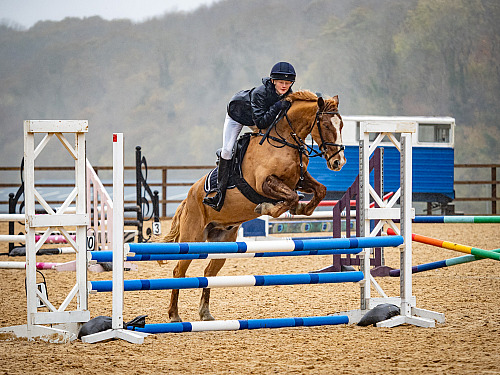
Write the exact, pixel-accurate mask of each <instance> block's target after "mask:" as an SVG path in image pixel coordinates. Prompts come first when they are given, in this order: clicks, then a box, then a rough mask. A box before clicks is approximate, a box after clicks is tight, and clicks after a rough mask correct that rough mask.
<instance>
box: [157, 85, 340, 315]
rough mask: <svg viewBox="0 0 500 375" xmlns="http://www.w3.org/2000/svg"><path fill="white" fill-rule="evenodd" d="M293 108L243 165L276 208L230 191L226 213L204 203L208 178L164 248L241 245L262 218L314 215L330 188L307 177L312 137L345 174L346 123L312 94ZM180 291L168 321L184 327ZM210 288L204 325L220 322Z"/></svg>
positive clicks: (180, 213)
mask: <svg viewBox="0 0 500 375" xmlns="http://www.w3.org/2000/svg"><path fill="white" fill-rule="evenodd" d="M286 100H287V101H289V102H290V103H291V106H290V108H289V110H288V112H287V113H286V115H285V116H283V117H282V118H281V119H278V120H279V121H278V122H277V123H275V125H274V126H271V127H270V129H269V131H268V132H267V133H266V134H262V133H258V132H257V129H256V128H255V129H252V130H254V133H253V134H252V137H251V139H250V143H249V144H248V148H247V150H246V154H245V156H244V158H243V160H242V162H241V172H242V176H243V178H244V179H245V180H246V181H247V183H248V184H249V185H250V186H251V187H252V188H253V189H254V190H255V192H257V193H258V194H260V195H262V196H264V197H267V198H271V200H272V202H269V201H267V202H263V203H260V204H257V203H254V202H252V201H250V200H249V199H247V198H246V197H245V196H244V195H243V194H242V193H241V192H240V191H239V190H238V189H236V188H233V189H228V190H227V192H226V198H225V201H224V205H223V206H222V209H221V210H220V212H217V211H215V210H214V209H212V208H211V207H209V206H207V205H204V204H203V203H202V201H203V198H204V196H205V190H204V184H205V180H206V179H207V175H205V176H204V177H202V178H201V179H199V180H198V181H197V182H195V183H194V184H193V185H192V187H191V188H190V190H189V191H188V193H187V197H186V198H185V199H184V200H183V201H182V202H181V204H180V205H179V207H178V208H177V210H176V212H175V215H174V217H173V219H172V224H171V229H170V232H169V233H168V234H167V235H166V236H165V237H164V238H163V239H162V241H163V242H206V241H209V242H217V241H230V242H233V241H236V238H237V235H238V229H239V227H240V225H241V224H242V223H244V222H246V221H248V220H252V219H255V218H257V217H259V216H261V215H270V216H272V217H274V218H276V217H278V216H280V215H281V214H283V213H284V212H286V211H290V212H291V213H292V214H294V215H299V214H303V215H311V214H312V212H313V211H314V209H315V208H316V207H317V205H318V204H319V202H320V201H321V200H322V199H323V198H324V197H325V195H326V187H325V186H324V185H322V184H320V183H319V182H318V181H316V180H315V179H314V178H313V177H312V176H311V175H310V174H309V172H308V171H307V165H308V162H309V157H311V156H313V155H311V153H312V152H314V151H315V150H313V149H312V147H308V145H307V144H306V143H305V139H306V137H307V136H308V135H309V134H310V135H311V136H312V138H313V140H314V141H315V142H316V143H317V144H318V146H319V150H320V152H319V153H318V152H317V151H316V153H317V155H316V156H322V157H324V158H325V159H326V164H327V167H328V168H329V169H330V170H333V171H340V170H341V169H342V166H343V165H344V164H345V163H346V159H345V157H344V151H343V150H344V146H343V145H342V128H343V122H342V117H341V116H340V114H339V112H338V104H339V99H338V96H335V97H333V98H329V99H326V100H325V99H323V98H322V97H318V96H316V95H315V94H314V93H312V92H310V91H297V92H295V93H292V94H290V95H289V96H288V97H287V98H286ZM297 190H298V191H301V192H304V193H306V194H312V198H311V199H310V201H309V202H307V203H305V202H299V195H298V194H297ZM225 261H226V260H225V259H212V260H210V262H209V264H208V265H207V267H206V269H205V271H204V276H205V277H207V276H216V275H217V273H218V272H219V271H220V269H221V268H222V266H223V265H224V263H225ZM190 263H191V260H180V261H179V262H178V263H177V265H176V267H175V268H174V271H173V276H174V277H175V278H177V277H185V275H186V271H187V269H188V267H189V265H190ZM178 299H179V290H172V292H171V298H170V305H169V308H168V315H169V318H170V321H171V322H181V321H182V320H181V318H180V316H179V312H178ZM209 300H210V288H204V289H203V291H202V295H201V300H200V304H199V311H198V312H199V315H200V319H201V320H205V321H206V320H214V317H213V316H212V315H211V313H210V309H209Z"/></svg>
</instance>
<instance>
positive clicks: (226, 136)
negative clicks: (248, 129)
mask: <svg viewBox="0 0 500 375" xmlns="http://www.w3.org/2000/svg"><path fill="white" fill-rule="evenodd" d="M242 128H243V125H242V124H240V123H239V122H237V121H234V120H233V119H232V118H231V117H230V116H229V114H227V113H226V119H225V121H224V131H223V134H222V152H221V157H222V158H223V159H226V160H229V159H231V157H232V154H233V146H234V143H235V142H236V139H237V138H238V135H239V134H240V132H241V129H242Z"/></svg>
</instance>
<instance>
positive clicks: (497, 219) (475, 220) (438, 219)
mask: <svg viewBox="0 0 500 375" xmlns="http://www.w3.org/2000/svg"><path fill="white" fill-rule="evenodd" d="M412 221H413V222H414V223H440V224H461V223H472V224H492V223H500V216H431V215H424V216H415V218H414V219H413V220H412ZM394 222H399V220H394Z"/></svg>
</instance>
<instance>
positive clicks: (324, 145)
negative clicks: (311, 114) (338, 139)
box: [311, 110, 345, 163]
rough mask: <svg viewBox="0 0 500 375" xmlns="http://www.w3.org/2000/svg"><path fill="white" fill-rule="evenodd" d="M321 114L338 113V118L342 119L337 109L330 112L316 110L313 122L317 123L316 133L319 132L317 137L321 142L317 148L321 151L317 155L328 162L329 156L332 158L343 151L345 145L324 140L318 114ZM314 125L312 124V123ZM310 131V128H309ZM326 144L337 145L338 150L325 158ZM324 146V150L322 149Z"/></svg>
mask: <svg viewBox="0 0 500 375" xmlns="http://www.w3.org/2000/svg"><path fill="white" fill-rule="evenodd" d="M322 115H338V116H339V118H340V120H342V118H341V117H340V114H339V111H330V112H327V111H323V112H320V111H319V110H318V111H317V112H316V119H315V124H316V125H317V127H318V133H319V138H320V139H321V144H320V145H318V148H319V150H320V151H321V153H319V154H318V155H317V156H321V157H323V158H324V159H325V160H326V162H327V163H328V162H329V161H330V159H331V158H333V157H334V156H336V155H338V154H339V153H341V152H342V151H344V149H345V147H344V145H340V144H338V143H333V142H325V139H324V138H323V132H322V131H321V120H320V116H322ZM313 126H314V125H313ZM311 131H312V129H311ZM326 146H336V147H338V150H337V152H335V153H333V154H332V155H330V157H329V158H328V159H327V158H326ZM323 148H324V150H323Z"/></svg>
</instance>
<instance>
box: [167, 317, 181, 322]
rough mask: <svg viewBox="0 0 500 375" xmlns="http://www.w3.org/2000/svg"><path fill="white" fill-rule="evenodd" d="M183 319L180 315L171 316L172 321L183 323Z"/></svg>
mask: <svg viewBox="0 0 500 375" xmlns="http://www.w3.org/2000/svg"><path fill="white" fill-rule="evenodd" d="M181 322H182V319H181V317H180V316H176V317H170V323H181Z"/></svg>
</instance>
